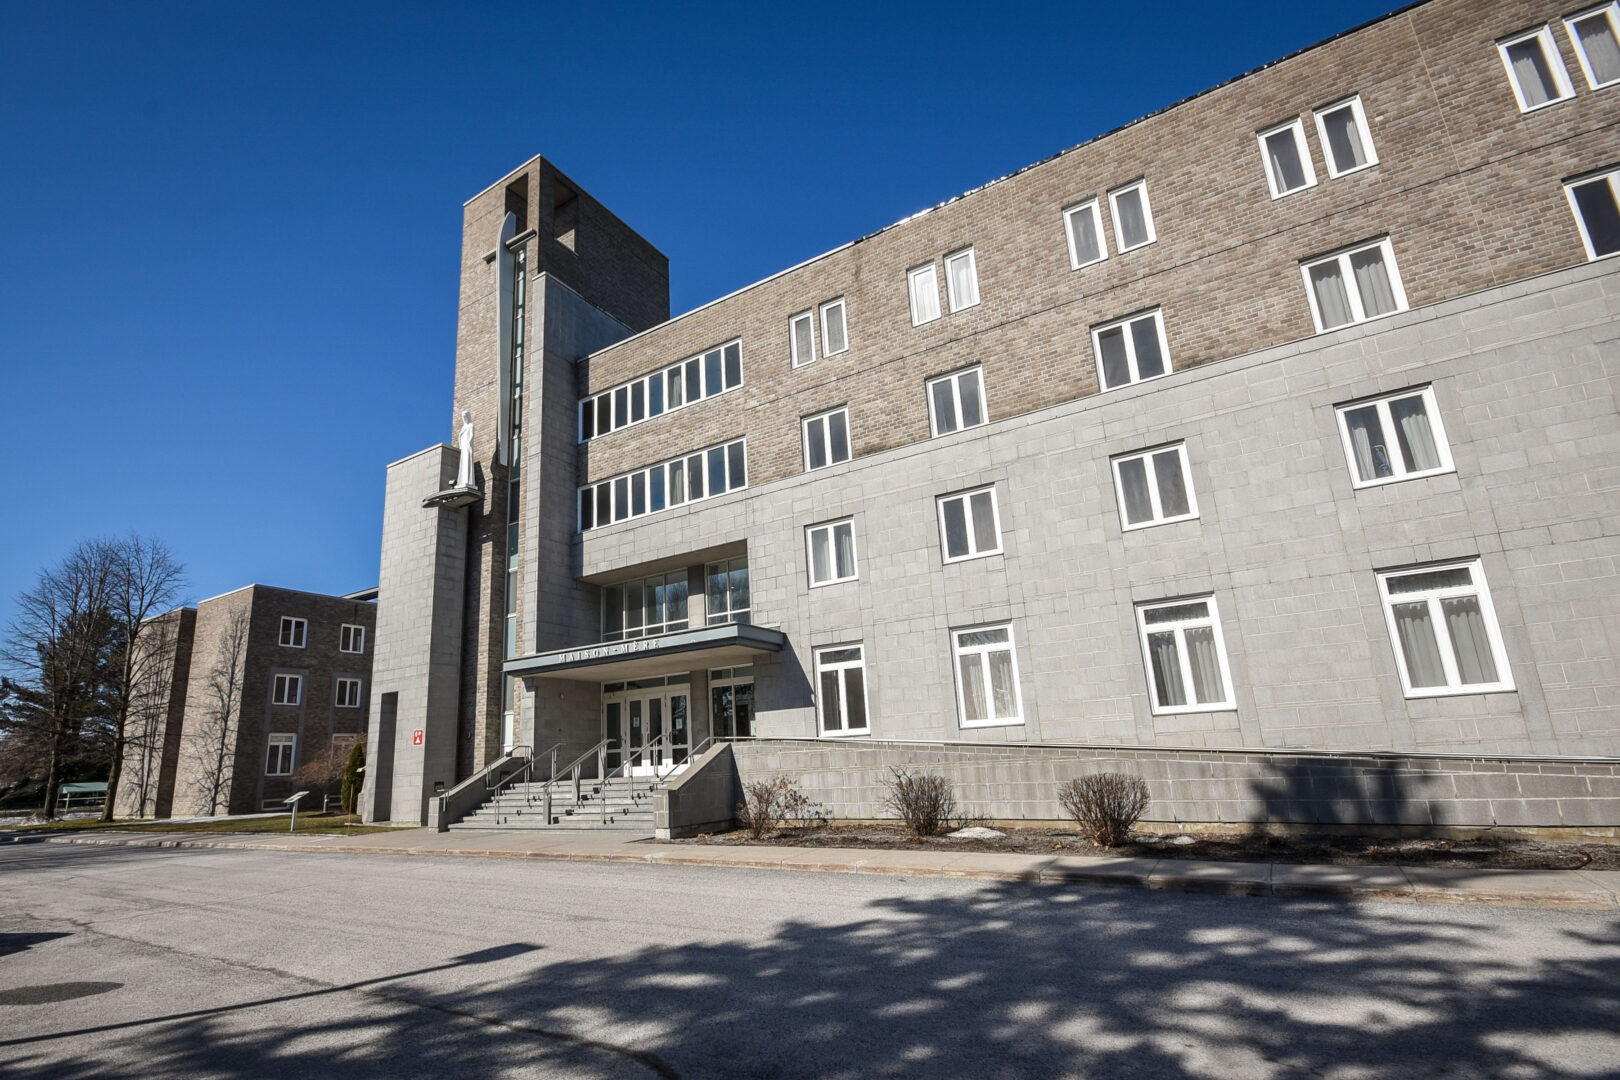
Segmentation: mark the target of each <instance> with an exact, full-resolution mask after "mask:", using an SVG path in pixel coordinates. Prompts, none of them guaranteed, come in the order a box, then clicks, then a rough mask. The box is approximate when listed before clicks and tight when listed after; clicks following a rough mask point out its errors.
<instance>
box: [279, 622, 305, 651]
mask: <svg viewBox="0 0 1620 1080" xmlns="http://www.w3.org/2000/svg"><path fill="white" fill-rule="evenodd" d="M308 638H309V620H308V619H297V618H294V617H293V616H291V615H283V616H282V617H281V636H280V637H279V638H278V639H277V640H278V641H280V642H281V645H282V647H283V648H288V649H302V648H303V647H304V642H305V641H306V640H308Z"/></svg>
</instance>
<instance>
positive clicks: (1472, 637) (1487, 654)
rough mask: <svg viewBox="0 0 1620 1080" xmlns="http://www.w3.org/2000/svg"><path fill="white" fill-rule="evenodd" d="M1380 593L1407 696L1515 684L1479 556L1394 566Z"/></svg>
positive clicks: (1482, 690) (1508, 687)
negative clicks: (1409, 567)
mask: <svg viewBox="0 0 1620 1080" xmlns="http://www.w3.org/2000/svg"><path fill="white" fill-rule="evenodd" d="M1378 590H1379V594H1380V595H1381V596H1382V597H1383V601H1384V615H1385V617H1386V618H1387V620H1388V622H1389V636H1390V641H1391V642H1392V643H1393V645H1394V648H1395V660H1396V667H1397V668H1399V669H1400V674H1401V686H1402V687H1403V688H1404V690H1405V692H1406V696H1407V697H1409V698H1412V697H1439V696H1441V695H1445V694H1478V693H1485V692H1489V691H1494V690H1511V689H1513V677H1512V675H1511V674H1510V673H1509V671H1508V662H1507V653H1506V651H1505V650H1504V649H1503V647H1502V631H1501V629H1500V627H1498V625H1497V622H1496V609H1495V608H1494V607H1492V606H1491V594H1490V591H1489V590H1488V589H1487V588H1486V586H1485V574H1484V571H1483V569H1482V568H1481V566H1480V563H1479V560H1478V559H1470V560H1468V561H1466V562H1459V563H1448V564H1439V565H1434V566H1424V567H1419V568H1417V569H1414V570H1400V571H1387V572H1384V573H1381V574H1379V575H1378Z"/></svg>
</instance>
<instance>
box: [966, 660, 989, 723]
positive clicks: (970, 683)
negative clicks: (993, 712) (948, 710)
mask: <svg viewBox="0 0 1620 1080" xmlns="http://www.w3.org/2000/svg"><path fill="white" fill-rule="evenodd" d="M959 666H960V667H961V669H962V711H963V714H964V718H965V719H966V720H968V721H970V722H971V721H974V720H988V719H990V714H989V713H987V712H986V711H985V700H984V665H983V664H981V663H980V662H979V654H978V653H970V654H968V655H967V656H963V657H961V658H960V660H959Z"/></svg>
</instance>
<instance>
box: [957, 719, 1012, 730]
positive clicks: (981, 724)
mask: <svg viewBox="0 0 1620 1080" xmlns="http://www.w3.org/2000/svg"><path fill="white" fill-rule="evenodd" d="M957 726H959V727H964V728H987V727H1023V726H1024V718H1023V717H1022V716H1016V717H1013V718H1012V719H1010V720H959V721H957Z"/></svg>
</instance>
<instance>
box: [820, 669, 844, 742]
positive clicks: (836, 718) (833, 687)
mask: <svg viewBox="0 0 1620 1080" xmlns="http://www.w3.org/2000/svg"><path fill="white" fill-rule="evenodd" d="M838 689H839V687H838V672H837V671H836V670H834V671H823V672H822V673H821V727H822V730H824V731H842V730H843V729H844V711H843V709H842V708H840V707H839V694H838Z"/></svg>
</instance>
